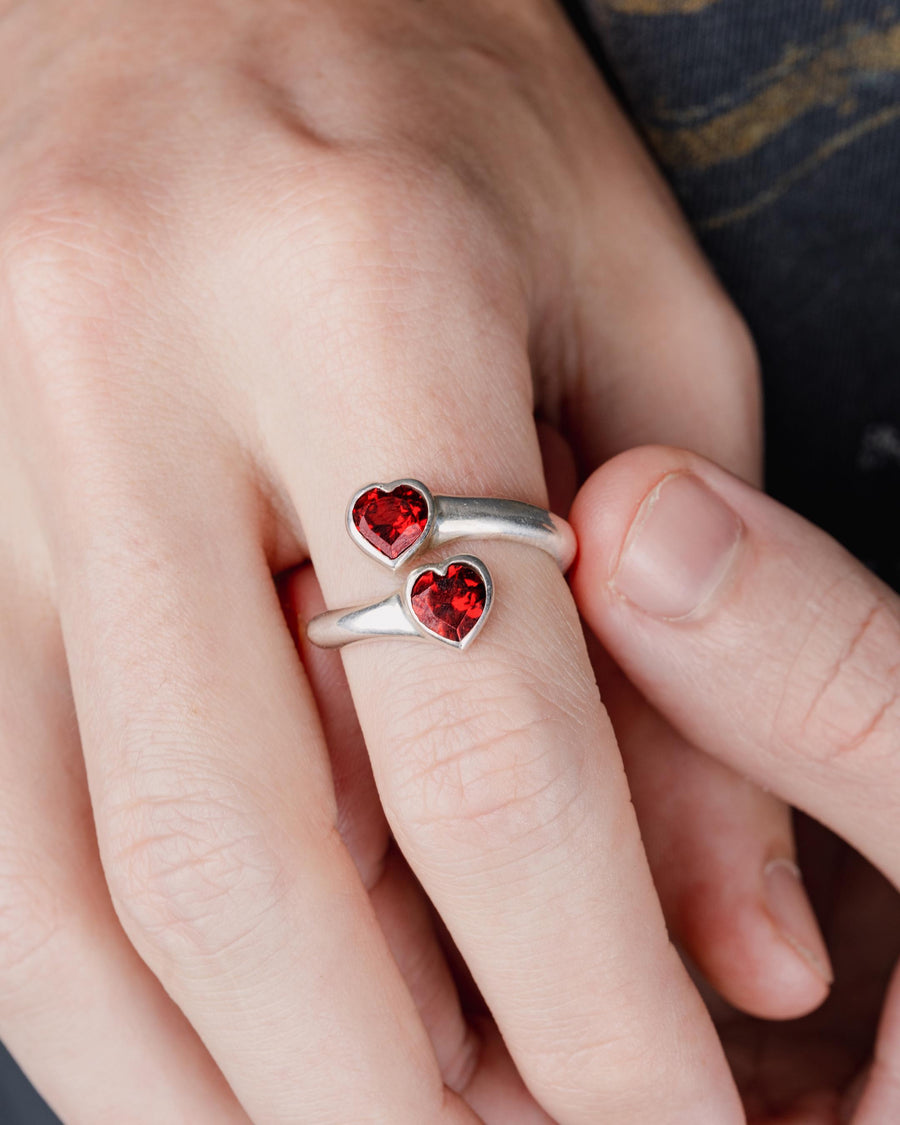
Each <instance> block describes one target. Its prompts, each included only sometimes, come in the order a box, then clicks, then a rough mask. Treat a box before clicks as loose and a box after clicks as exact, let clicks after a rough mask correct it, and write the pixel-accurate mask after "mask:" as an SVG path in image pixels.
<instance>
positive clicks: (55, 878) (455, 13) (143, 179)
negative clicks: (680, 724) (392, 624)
mask: <svg viewBox="0 0 900 1125" xmlns="http://www.w3.org/2000/svg"><path fill="white" fill-rule="evenodd" d="M0 59H2V62H3V66H2V67H0V244H2V245H0V325H2V332H0V379H2V394H0V459H2V471H0V528H2V532H0V552H2V556H3V565H2V569H0V574H2V583H0V620H2V623H3V633H2V645H0V781H2V786H3V792H4V795H5V796H4V801H3V817H2V821H0V886H2V888H3V897H2V913H0V923H2V930H3V932H2V934H0V937H2V941H0V950H2V954H0V1035H2V1037H3V1039H4V1041H5V1042H7V1043H8V1044H9V1046H10V1048H11V1049H12V1050H13V1051H14V1053H15V1054H16V1055H17V1057H18V1058H19V1059H20V1060H21V1061H22V1063H23V1065H24V1066H25V1068H26V1070H27V1071H28V1073H29V1074H30V1075H31V1076H32V1078H33V1079H34V1081H35V1082H36V1084H37V1085H38V1087H39V1088H40V1090H41V1091H42V1092H43V1093H44V1094H45V1095H46V1096H47V1097H48V1099H49V1100H50V1101H51V1103H52V1104H53V1105H54V1106H55V1107H56V1108H57V1110H58V1111H59V1112H60V1114H61V1116H62V1117H63V1119H64V1120H66V1121H67V1122H75V1123H79V1122H87V1123H90V1125H104V1123H106V1122H116V1123H118V1122H122V1121H129V1122H135V1123H141V1122H148V1123H151V1122H152V1123H156V1122H160V1121H165V1122H167V1123H168V1122H171V1123H173V1125H174V1123H178V1122H191V1123H192V1125H194V1123H197V1122H205V1121H209V1122H215V1123H216V1125H223V1123H230V1122H235V1123H237V1122H245V1121H247V1120H248V1118H249V1119H251V1120H254V1121H258V1122H266V1123H270V1122H271V1123H277V1122H287V1121H296V1120H297V1119H298V1116H299V1117H302V1119H303V1120H304V1121H315V1122H317V1123H319V1122H321V1123H323V1125H326V1123H328V1122H347V1121H354V1122H360V1123H362V1122H368V1121H385V1122H390V1123H392V1125H400V1123H404V1122H411V1123H417V1125H418V1123H421V1122H422V1121H429V1122H435V1123H438V1122H471V1121H475V1120H479V1119H481V1120H484V1121H487V1122H493V1121H496V1122H508V1121H510V1120H515V1121H516V1122H523V1123H526V1125H527V1123H529V1122H545V1121H547V1120H548V1119H550V1118H552V1119H554V1120H556V1121H559V1122H562V1123H564V1125H566V1123H570V1122H571V1123H573V1125H575V1123H579V1122H588V1121H591V1122H593V1121H596V1120H598V1119H600V1120H602V1119H609V1118H610V1117H611V1118H612V1119H614V1120H615V1121H616V1122H617V1123H620V1125H629V1123H630V1122H635V1123H643V1122H646V1121H650V1120H652V1121H654V1122H660V1123H666V1125H668V1123H672V1125H677V1123H680V1122H690V1125H705V1123H707V1122H709V1123H710V1125H730V1123H731V1122H738V1121H740V1120H741V1118H742V1111H741V1109H740V1108H739V1105H738V1099H737V1095H736V1093H735V1089H734V1085H733V1082H732V1079H731V1077H730V1075H729V1072H728V1069H727V1067H726V1063H725V1060H724V1057H723V1054H722V1051H721V1047H720V1044H719V1042H718V1039H717V1037H716V1036H715V1034H714V1030H713V1027H712V1024H711V1022H710V1020H709V1017H708V1014H707V1012H706V1010H705V1008H704V1006H703V1004H702V1002H701V1000H700V998H699V995H698V993H697V992H696V990H695V988H694V986H693V985H692V983H691V982H690V980H689V977H688V975H687V973H686V972H685V970H684V968H683V966H682V964H681V962H680V960H679V959H678V957H677V956H676V954H675V951H674V949H673V946H672V944H671V942H670V939H669V935H668V932H667V929H666V924H665V922H666V917H667V918H668V921H669V924H670V926H671V928H672V932H673V934H674V935H675V937H676V938H678V939H679V940H680V941H681V943H682V944H683V945H684V946H685V948H686V949H687V950H688V951H689V953H690V954H691V956H692V957H693V959H694V960H695V961H696V963H697V964H698V965H699V966H700V967H701V968H702V969H703V970H704V971H705V972H706V973H707V974H708V976H709V978H710V979H711V980H712V981H713V982H714V983H715V985H716V986H717V987H718V988H719V989H720V990H721V991H722V992H723V993H724V994H725V995H726V996H728V997H729V998H730V999H732V1000H733V1001H734V1002H735V1003H737V1004H739V1005H741V1006H742V1007H743V1008H745V1009H746V1010H748V1011H752V1012H755V1013H757V1014H764V1015H777V1016H787V1015H799V1014H801V1013H803V1012H806V1011H808V1010H809V1009H810V1008H811V1007H813V1006H815V1005H816V1004H817V1003H818V1002H819V1001H820V1000H821V999H822V997H823V995H824V993H825V991H826V989H827V985H826V983H825V981H824V979H823V978H822V976H821V975H819V974H817V973H816V972H814V971H813V970H812V969H811V967H810V965H809V963H808V962H807V961H806V960H804V959H803V958H802V957H799V956H798V955H797V952H796V950H795V949H794V948H793V947H792V946H791V945H790V944H789V943H787V942H785V941H784V940H783V938H782V936H781V935H780V933H779V932H778V930H777V929H776V928H775V927H774V926H773V925H772V922H771V918H770V917H769V915H768V913H767V912H766V910H765V908H764V904H763V902H762V899H761V896H760V889H759V884H760V873H761V871H762V868H763V866H764V865H765V863H767V862H768V861H769V860H770V859H771V858H772V857H773V856H779V857H783V858H787V857H789V856H790V855H791V854H792V850H793V844H792V839H791V833H790V826H789V821H788V817H787V815H786V812H785V808H784V806H783V805H782V804H780V803H779V802H778V801H776V800H775V799H773V798H772V797H771V796H768V795H766V794H765V793H763V792H761V791H760V790H759V789H757V788H755V787H753V786H750V785H748V784H747V783H746V782H745V781H744V780H743V779H742V778H740V777H738V776H737V775H735V774H734V773H732V772H731V771H730V770H728V769H726V768H723V767H721V766H718V765H715V764H712V763H710V761H709V760H708V759H706V758H705V757H703V756H702V755H700V754H698V753H697V752H696V751H695V750H693V749H692V747H691V746H690V745H689V744H688V743H686V742H685V741H684V739H683V738H682V737H681V736H680V735H678V734H676V733H675V732H674V731H673V730H672V728H670V727H669V726H667V725H666V724H665V723H664V722H663V721H662V720H661V719H659V718H658V717H656V716H654V715H653V713H652V712H650V711H649V709H648V708H647V707H646V705H645V704H644V703H643V702H642V700H641V699H640V697H639V696H638V695H637V694H636V693H635V691H634V689H633V688H631V687H629V685H628V684H627V683H626V682H625V681H624V680H623V679H622V677H621V676H620V675H619V674H618V672H617V671H616V670H615V669H614V668H612V667H610V666H609V663H608V661H601V660H600V658H599V656H598V657H597V669H598V673H599V675H600V678H601V681H602V684H603V689H604V693H605V695H606V698H607V703H608V711H607V710H605V709H604V707H603V706H602V705H601V702H600V698H599V696H598V693H597V690H596V685H595V680H594V677H595V669H594V667H592V664H591V661H590V658H589V655H588V652H587V650H586V647H585V643H584V639H583V636H582V632H581V627H580V622H579V619H578V615H577V612H576V608H575V605H574V603H573V601H572V598H571V596H570V593H569V590H568V588H567V587H566V584H565V582H564V581H563V579H562V577H561V576H560V575H559V573H558V572H557V571H556V569H555V568H554V566H553V564H552V563H551V562H550V561H549V560H548V559H546V558H544V557H543V556H541V555H539V553H538V552H524V551H522V550H521V549H519V548H516V547H514V546H513V545H511V544H497V543H493V544H478V543H472V544H467V549H471V550H473V551H475V552H477V553H478V554H480V555H481V556H482V557H483V558H484V560H485V562H486V563H487V564H488V565H489V567H490V568H491V570H492V573H493V574H494V576H495V581H496V583H497V605H496V608H495V610H494V612H493V614H492V618H491V622H490V629H489V630H485V632H484V634H483V635H482V636H481V637H480V638H479V640H478V644H477V646H475V647H473V649H472V650H470V653H467V654H466V659H465V660H460V659H459V658H458V657H457V654H455V653H452V652H449V651H446V650H443V649H440V648H438V647H430V648H429V647H427V646H416V645H409V644H408V643H405V642H402V641H384V642H378V643H375V644H372V645H370V646H368V647H363V646H360V647H359V648H358V649H357V648H354V649H351V650H350V651H348V652H347V653H346V655H345V658H344V661H343V666H341V665H340V663H339V662H338V661H337V659H336V658H334V657H333V655H332V656H331V657H325V656H321V655H315V654H313V653H311V652H309V651H308V650H306V649H305V647H304V644H303V642H302V640H301V632H300V630H299V629H298V628H297V620H298V617H308V616H309V615H310V614H311V613H312V612H314V611H316V610H317V609H318V608H320V607H321V604H322V603H321V601H320V600H319V599H324V602H325V604H327V605H329V606H338V605H344V604H350V603H356V602H358V601H360V600H368V599H370V598H372V599H374V598H376V597H379V596H381V595H382V594H383V593H386V592H387V591H388V590H389V589H390V588H392V582H393V580H392V579H391V578H390V576H387V575H385V574H383V573H381V572H380V571H379V569H378V567H376V566H374V565H373V564H372V562H371V560H368V559H366V558H365V557H364V556H363V555H362V554H361V553H360V552H358V551H357V550H356V548H354V546H353V545H352V544H351V543H349V541H348V540H347V538H346V535H345V531H344V528H343V511H344V505H345V503H346V499H347V497H348V496H349V495H350V494H351V493H352V492H353V491H354V490H355V489H356V488H358V487H359V486H360V484H361V483H363V482H365V481H367V480H375V479H392V478H395V477H399V476H406V475H413V476H417V477H420V478H421V479H423V480H425V481H426V482H427V483H428V484H429V485H430V486H431V487H432V488H433V489H434V491H436V492H445V493H461V494H482V495H491V494H494V495H501V496H511V497H517V498H520V499H523V500H527V501H531V502H534V503H544V502H545V501H546V497H547V490H548V486H549V487H553V488H554V490H555V491H556V490H558V491H559V493H560V495H563V496H564V495H565V493H566V492H567V491H568V492H569V493H571V490H572V487H573V483H574V482H573V480H572V479H571V478H572V476H573V475H574V480H575V481H577V479H578V478H579V476H580V475H584V474H585V473H586V472H587V471H589V470H590V469H592V468H593V467H594V466H595V465H597V464H598V463H599V462H600V461H601V460H602V459H603V458H605V457H607V456H609V455H611V454H614V453H617V452H619V451H620V450H623V449H627V448H629V447H630V446H633V445H634V444H636V443H639V442H646V441H652V440H653V441H667V442H678V443H681V444H687V445H691V446H692V447H694V448H697V449H699V450H701V451H703V452H704V453H707V454H709V455H710V456H713V457H715V458H717V459H718V460H720V461H721V462H722V463H724V464H726V465H728V466H729V467H730V468H732V469H733V470H734V471H735V472H737V473H738V474H740V475H741V476H743V477H746V478H748V479H755V477H756V476H757V473H758V461H759V454H758V447H759V440H758V434H759V429H758V403H757V388H756V370H755V360H754V356H753V350H752V347H751V346H750V343H749V341H748V338H747V335H746V332H745V329H744V327H743V325H742V324H741V322H740V320H739V319H738V317H737V316H736V314H735V312H734V310H733V309H732V308H731V306H730V305H729V304H728V302H727V301H726V299H725V298H724V296H723V294H722V293H721V291H720V290H719V289H718V287H717V286H716V284H715V282H714V281H713V279H712V277H711V276H710V273H709V271H708V270H707V268H706V266H705V264H704V262H703V261H702V259H701V257H700V256H699V254H698V252H697V250H696V247H695V246H694V244H693V242H692V241H691V238H690V236H689V234H688V232H687V231H686V229H685V227H684V225H683V223H682V221H681V219H680V217H679V215H678V213H677V211H676V209H675V207H674V205H673V203H672V200H671V198H670V197H669V195H668V194H667V192H666V190H665V189H664V187H663V185H662V183H661V182H660V180H659V178H658V177H657V175H656V173H655V171H654V169H653V167H652V165H651V163H650V162H649V161H648V159H647V158H646V156H645V155H644V153H643V152H642V150H641V148H640V146H639V144H638V143H637V141H636V140H635V138H634V137H633V136H632V134H631V133H630V131H629V130H628V128H627V127H626V125H625V123H624V121H623V119H622V118H621V116H620V114H619V113H618V111H617V109H616V107H615V105H614V103H613V102H612V99H611V98H610V96H609V94H608V92H607V91H606V90H605V88H604V87H603V85H602V83H601V82H600V80H599V78H598V77H597V75H596V73H595V72H594V69H593V68H592V66H591V64H590V63H589V61H588V59H587V58H586V57H585V55H584V53H583V51H582V49H581V48H580V46H579V44H578V43H577V42H576V40H575V39H574V37H573V36H572V34H571V32H570V31H569V29H568V28H567V26H566V25H565V23H564V21H563V20H562V17H561V16H560V14H559V13H558V11H557V10H556V8H555V7H554V6H553V5H552V4H550V3H545V2H539V0H528V2H525V3H522V2H517V3H515V4H513V3H512V2H501V0H495V2H494V3H487V4H485V3H479V4H475V3H467V2H466V3H459V2H458V0H457V2H454V3H452V4H451V3H449V2H448V3H430V4H428V5H423V4H419V3H413V2H412V0H409V2H401V0H394V2H387V0H380V2H371V3H365V4H362V3H353V2H350V0H328V2H325V0H306V2H302V3H301V2H293V3H287V2H279V0H267V2H263V3H258V4H248V3H237V2H234V3H226V2H224V0H221V2H214V0H193V2H190V3H177V4H176V3H174V2H171V0H161V2H159V3H154V4H152V5H134V4H126V3H124V2H122V0H79V2H76V3H71V2H68V3H61V2H57V0H33V2H30V3H28V4H21V3H19V4H17V3H7V4H5V5H4V6H3V7H2V9H0ZM536 413H537V414H538V415H540V416H542V417H543V418H545V419H549V420H550V421H551V422H552V423H553V424H554V426H555V427H556V429H557V430H558V431H560V432H561V433H562V434H563V435H564V438H565V441H566V442H568V445H569V447H570V448H571V450H572V451H574V464H575V469H574V474H573V473H572V472H571V465H570V471H569V477H570V482H569V485H568V488H567V487H566V486H565V485H564V484H560V483H559V482H560V481H561V480H562V479H563V478H564V477H565V475H566V471H567V470H566V469H565V466H564V465H563V462H564V461H565V458H566V456H567V454H566V452H565V450H566V446H565V443H563V444H560V442H559V440H557V439H554V438H553V437H552V436H551V437H550V438H548V439H547V441H549V449H550V452H549V455H548V456H547V470H546V473H545V468H544V463H543V461H542V456H541V445H540V442H539V437H538V429H537V427H536V425H535V415H536ZM547 441H545V446H544V449H545V453H546V452H547V450H548V445H547ZM554 441H556V445H555V446H554ZM554 449H555V452H554ZM308 561H311V563H312V564H313V566H314V568H315V572H316V574H317V575H318V580H319V583H320V585H321V592H320V590H319V587H318V586H317V585H316V583H315V582H314V581H313V580H312V576H311V572H310V570H309V568H308V567H304V564H306V563H307V562H308ZM276 578H277V579H278V581H277V583H276V581H274V579H276ZM279 595H280V598H279ZM292 631H293V633H294V637H293V638H292V635H291V634H292ZM535 638H540V644H538V643H536V641H535ZM298 652H299V656H300V658H299V659H298ZM345 674H346V681H345V680H344V679H343V677H344V675H345ZM348 690H349V692H350V693H351V695H352V701H353V704H354V707H355V712H356V716H358V724H359V725H358V726H357V719H356V718H354V715H353V712H352V711H351V709H350V707H349V705H348V698H349V697H348V695H347V691H348ZM610 716H612V719H613V720H614V721H615V722H616V723H617V724H618V726H619V727H620V734H619V744H620V746H621V755H620V750H619V746H617V742H616V738H615V736H614V733H613V727H612V724H611V722H610ZM363 739H364V743H365V753H364V752H363ZM623 757H624V758H625V760H626V761H627V763H628V765H629V768H630V771H631V794H630V793H629V788H628V785H627V784H626V780H625V772H624V770H623V760H622V759H623ZM370 761H371V765H370V764H369V763H370ZM660 779H667V783H666V784H664V785H662V786H661V785H660ZM631 796H633V799H634V805H632V804H631ZM635 809H637V814H638V816H639V817H640V819H641V820H642V821H643V829H644V831H643V838H642V836H641V833H640V831H639V825H638V816H636V815H635ZM710 809H715V810H716V812H717V815H718V817H719V819H720V821H721V829H720V831H719V832H718V833H717V839H718V840H719V847H717V848H716V849H710V848H709V847H708V846H707V845H706V824H705V822H704V819H703V816H704V814H705V812H706V811H707V810H710ZM392 840H393V841H394V843H393V844H392V843H391V841H392ZM648 856H649V861H650V862H648ZM651 864H652V868H653V871H654V872H655V874H656V876H657V879H658V883H659V888H660V890H659V896H660V898H661V900H662V904H663V906H664V908H665V911H663V909H661V906H660V901H659V898H658V897H657V892H656V890H655V889H654V886H653V882H652V879H651ZM435 910H436V912H437V914H438V916H439V919H440V920H439V922H438V921H436V920H435V914H434V911H435ZM439 938H440V940H439ZM451 965H452V967H453V968H452V971H451ZM467 976H468V977H469V978H471V982H472V987H467V986H466V985H465V984H464V983H462V984H461V983H460V982H461V981H464V980H465V979H466V978H467ZM460 990H462V994H463V1000H462V1001H461V999H460ZM474 993H478V994H480V996H481V998H482V999H483V1001H484V1006H483V1008H482V1016H481V1018H476V1017H475V1016H474V1015H472V1009H471V1007H470V1005H469V1003H468V996H469V994H474ZM485 1007H486V1010H489V1011H490V1013H491V1018H487V1017H485V1015H484V1010H485ZM501 1034H502V1041H501V1038H500V1036H501ZM504 1044H505V1045H504ZM160 1074H165V1075H166V1081H165V1082H164V1083H161V1082H159V1080H158V1076H159V1075H160ZM348 1076H351V1077H350V1078H348Z"/></svg>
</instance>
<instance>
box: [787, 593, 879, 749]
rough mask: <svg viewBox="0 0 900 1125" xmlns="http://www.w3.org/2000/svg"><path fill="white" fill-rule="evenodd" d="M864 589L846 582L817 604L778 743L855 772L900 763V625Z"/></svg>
mask: <svg viewBox="0 0 900 1125" xmlns="http://www.w3.org/2000/svg"><path fill="white" fill-rule="evenodd" d="M848 585H849V587H850V588H848ZM861 585H862V583H861V582H860V580H859V579H857V578H856V577H850V578H846V579H842V580H840V581H839V582H837V583H835V584H834V585H833V586H832V587H831V588H830V589H829V590H828V591H827V592H826V594H825V595H824V597H823V598H822V599H821V600H820V602H819V603H818V604H817V605H816V606H815V610H814V620H813V623H812V625H811V627H810V628H809V629H808V630H807V632H806V635H805V638H804V640H803V643H802V645H801V646H800V649H799V650H798V652H797V653H796V655H795V657H794V659H793V662H792V665H791V668H790V671H789V673H788V676H787V677H786V679H785V683H784V689H783V694H782V696H781V703H780V705H779V707H778V710H777V712H776V733H777V736H778V738H779V741H782V742H784V743H786V744H787V745H788V746H789V747H791V748H793V749H799V751H800V752H801V753H802V755H803V756H804V757H805V758H807V759H808V760H810V761H812V762H814V763H819V764H826V763H832V764H840V765H841V766H845V767H847V768H849V769H852V768H854V767H855V766H856V765H859V766H860V767H865V768H866V769H868V767H870V766H872V765H873V764H875V763H878V762H882V763H883V762H884V761H886V760H889V759H890V758H892V757H894V756H895V755H896V741H897V733H898V729H900V621H898V619H897V615H896V613H895V612H894V610H893V609H892V608H891V607H890V606H889V605H888V604H887V602H886V601H884V600H883V599H882V598H881V597H880V596H879V595H878V594H877V593H874V594H873V593H872V592H871V591H869V590H868V588H864V589H862V590H860V588H859V587H860V586H861ZM860 594H862V597H861V596H860Z"/></svg>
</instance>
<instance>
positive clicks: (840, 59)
mask: <svg viewBox="0 0 900 1125" xmlns="http://www.w3.org/2000/svg"><path fill="white" fill-rule="evenodd" d="M833 38H834V36H829V37H828V41H827V43H826V44H811V45H808V46H806V47H803V48H800V47H797V46H795V45H793V44H789V45H788V46H787V47H786V48H785V49H784V57H783V59H782V60H781V61H780V62H779V63H778V64H776V66H774V67H771V68H768V69H767V70H766V71H764V72H763V73H761V74H751V75H748V76H746V77H745V78H744V79H743V81H742V84H741V88H740V90H739V91H736V92H735V93H733V94H732V95H731V96H730V97H725V98H723V99H719V105H718V106H712V107H696V106H692V107H688V108H686V109H685V110H681V111H678V110H675V111H672V110H670V111H669V112H668V113H666V112H665V111H664V112H663V113H661V114H660V115H659V117H660V119H661V120H662V119H665V118H668V120H666V123H665V124H661V125H655V126H650V128H649V130H648V131H649V136H650V141H651V143H652V145H653V147H654V149H655V150H656V151H657V152H658V153H659V155H660V156H661V157H662V159H663V160H664V161H665V163H666V164H670V165H672V166H673V167H675V168H687V167H690V168H695V169H702V168H707V167H709V165H711V164H716V163H718V162H719V161H722V160H734V159H736V158H737V157H741V156H746V155H747V154H748V153H750V152H752V151H753V150H754V149H755V148H757V147H758V146H759V145H761V144H764V143H765V142H766V141H767V140H768V139H769V138H770V137H771V136H773V135H774V134H775V133H777V132H780V131H781V130H782V129H786V128H787V127H788V126H789V125H790V124H792V123H793V122H794V121H796V120H797V119H798V118H799V117H801V116H802V115H803V114H804V113H807V112H808V111H809V110H811V109H814V108H816V107H819V106H829V107H833V108H835V109H836V110H837V112H838V114H839V115H840V116H841V117H843V118H847V117H850V116H852V115H853V113H854V111H855V110H856V108H857V105H856V101H855V99H854V86H855V85H856V84H858V83H860V82H867V81H870V79H871V77H872V76H873V75H875V74H878V73H880V72H898V73H900V22H898V23H895V24H892V25H890V26H889V27H886V28H879V29H876V30H872V29H869V28H864V27H859V26H858V25H856V24H851V25H849V26H848V27H846V28H843V29H841V34H840V38H839V41H838V42H837V43H836V44H834V45H831V43H830V41H831V40H833ZM740 99H743V100H740ZM735 101H739V104H733V103H734V102H735ZM723 102H724V104H722V103H723ZM729 102H731V103H732V104H728V103H729ZM704 108H706V112H704ZM692 118H693V119H694V120H691V119H692ZM841 131H842V132H846V131H847V130H841Z"/></svg>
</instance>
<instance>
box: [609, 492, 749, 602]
mask: <svg viewBox="0 0 900 1125" xmlns="http://www.w3.org/2000/svg"><path fill="white" fill-rule="evenodd" d="M742 528H743V525H742V523H741V521H740V520H739V519H738V517H737V516H736V515H735V514H734V512H732V510H731V509H730V508H729V507H727V506H726V505H725V504H724V503H723V502H722V501H721V500H720V499H719V498H718V496H716V495H715V494H714V493H712V492H711V491H710V490H709V489H708V488H707V487H706V485H705V484H701V483H700V481H699V480H698V479H697V478H696V477H694V476H690V475H689V474H687V473H672V474H670V475H669V476H667V477H663V479H662V480H661V481H660V482H659V484H658V485H657V486H656V488H654V490H653V491H652V492H651V493H650V495H649V496H648V497H647V498H646V499H645V500H644V503H643V504H642V505H641V508H640V511H639V512H638V514H637V516H636V517H635V520H634V523H633V524H632V526H631V531H630V532H629V533H628V538H627V539H626V540H625V547H624V548H623V551H622V555H621V557H620V559H619V565H618V567H617V569H616V573H615V574H614V575H613V578H612V582H611V586H612V588H613V589H614V590H616V591H617V592H618V593H619V594H621V595H622V597H624V598H627V599H628V601H630V602H632V603H633V604H634V605H636V606H637V607H638V608H639V609H642V610H644V612H645V613H649V614H652V615H653V616H654V617H664V618H668V619H670V620H677V619H678V618H681V617H689V616H691V615H692V614H695V613H697V612H698V611H699V610H700V609H701V608H702V607H703V606H704V605H705V603H706V602H708V601H709V599H710V598H711V597H712V595H713V594H714V593H715V591H716V590H717V589H718V587H719V586H720V585H721V584H722V581H723V579H724V578H725V576H726V574H727V573H728V570H729V567H730V564H731V560H732V558H733V556H734V553H735V550H736V548H737V545H738V542H739V540H740V537H741V531H742Z"/></svg>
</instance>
